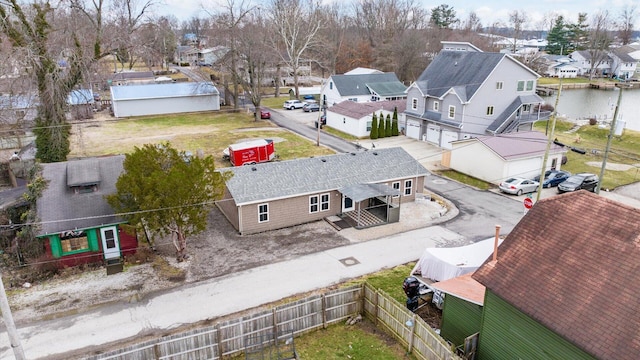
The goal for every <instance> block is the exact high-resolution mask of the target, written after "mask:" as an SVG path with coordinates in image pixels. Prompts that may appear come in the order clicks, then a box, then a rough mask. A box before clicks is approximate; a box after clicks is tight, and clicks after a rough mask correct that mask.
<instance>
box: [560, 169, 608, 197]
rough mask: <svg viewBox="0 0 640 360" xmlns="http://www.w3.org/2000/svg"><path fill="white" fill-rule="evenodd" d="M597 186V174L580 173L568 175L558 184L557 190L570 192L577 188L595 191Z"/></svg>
mask: <svg viewBox="0 0 640 360" xmlns="http://www.w3.org/2000/svg"><path fill="white" fill-rule="evenodd" d="M596 187H598V176H597V175H594V174H590V173H581V174H575V175H571V176H569V178H568V179H567V180H565V181H563V182H561V183H560V184H558V192H559V193H564V192H570V191H578V190H587V191H591V192H595V191H596Z"/></svg>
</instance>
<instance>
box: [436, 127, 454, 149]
mask: <svg viewBox="0 0 640 360" xmlns="http://www.w3.org/2000/svg"><path fill="white" fill-rule="evenodd" d="M456 140H458V133H457V132H455V131H448V130H443V131H442V142H441V143H440V147H442V148H445V149H449V150H451V142H452V141H456Z"/></svg>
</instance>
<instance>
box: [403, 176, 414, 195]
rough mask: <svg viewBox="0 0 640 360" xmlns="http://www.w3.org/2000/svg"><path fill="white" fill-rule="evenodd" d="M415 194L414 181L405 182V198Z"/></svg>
mask: <svg viewBox="0 0 640 360" xmlns="http://www.w3.org/2000/svg"><path fill="white" fill-rule="evenodd" d="M412 193H413V180H411V179H409V180H405V181H404V196H411V194H412Z"/></svg>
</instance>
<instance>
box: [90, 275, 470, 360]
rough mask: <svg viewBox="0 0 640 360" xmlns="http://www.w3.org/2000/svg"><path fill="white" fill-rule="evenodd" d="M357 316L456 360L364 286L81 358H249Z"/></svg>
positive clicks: (431, 357)
mask: <svg viewBox="0 0 640 360" xmlns="http://www.w3.org/2000/svg"><path fill="white" fill-rule="evenodd" d="M357 314H364V316H366V317H367V318H369V319H370V320H371V321H373V322H374V323H375V324H376V325H380V326H382V327H384V328H385V329H386V330H387V332H388V333H390V334H391V335H393V336H394V337H395V338H396V339H398V341H400V343H402V344H403V345H404V346H406V347H407V351H408V352H410V353H413V354H414V355H416V357H418V358H419V359H425V360H435V359H447V360H449V359H460V358H459V357H458V356H456V355H455V354H454V353H453V352H452V349H451V346H450V345H449V344H447V342H446V341H444V340H443V339H442V338H441V337H440V335H438V334H437V333H436V332H435V331H434V330H433V329H431V327H430V326H429V325H428V324H427V323H426V322H424V320H422V319H421V318H419V317H418V316H416V315H415V314H414V313H412V312H411V311H409V310H408V309H407V308H406V307H405V306H404V305H403V304H400V303H399V302H398V301H396V300H395V299H393V298H391V296H389V295H388V294H386V293H384V292H383V291H381V290H375V289H374V288H373V287H372V286H371V285H369V284H367V283H364V284H363V285H353V286H350V287H347V288H342V289H338V290H334V291H329V292H326V293H324V294H322V295H314V296H310V297H307V298H304V299H301V300H298V301H295V302H291V303H288V304H284V305H280V306H277V307H275V308H273V309H271V310H267V311H261V312H257V313H255V314H251V315H248V316H244V317H241V318H237V319H233V320H229V321H226V322H224V323H219V324H217V325H214V326H209V327H206V328H202V329H196V330H191V331H187V332H183V333H180V334H176V335H171V336H165V337H162V338H159V339H154V340H150V341H147V342H144V343H139V344H136V345H132V346H130V347H127V348H123V349H119V350H114V351H111V352H108V353H104V354H98V355H93V356H91V357H88V358H86V359H87V360H116V359H117V360H147V359H158V360H160V359H171V360H182V359H213V360H215V359H222V358H223V357H229V356H231V355H234V354H238V353H240V352H243V351H246V350H248V352H249V353H251V352H253V351H254V350H255V349H256V348H260V347H268V346H270V343H271V344H279V343H281V344H285V343H286V344H290V343H291V342H292V340H293V339H292V338H293V337H294V336H299V335H300V334H303V333H307V332H311V331H314V330H317V329H320V328H326V327H327V326H328V325H331V324H334V323H336V322H340V321H343V320H345V319H347V318H350V317H352V316H355V315H357ZM409 320H410V321H411V322H410V323H409V322H408V321H409ZM293 351H295V349H294V350H293ZM268 359H270V358H268Z"/></svg>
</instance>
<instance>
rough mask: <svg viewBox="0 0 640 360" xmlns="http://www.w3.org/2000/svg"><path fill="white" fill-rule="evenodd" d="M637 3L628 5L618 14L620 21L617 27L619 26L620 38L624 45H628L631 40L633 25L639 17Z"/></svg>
mask: <svg viewBox="0 0 640 360" xmlns="http://www.w3.org/2000/svg"><path fill="white" fill-rule="evenodd" d="M637 10H638V8H637V6H636V5H626V6H624V7H623V8H622V10H621V11H620V14H619V15H618V21H617V22H616V25H617V26H616V27H617V28H618V38H619V39H620V41H621V42H622V45H627V44H629V43H630V42H631V38H632V36H633V26H634V24H635V22H636V18H637V17H638V13H637Z"/></svg>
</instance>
